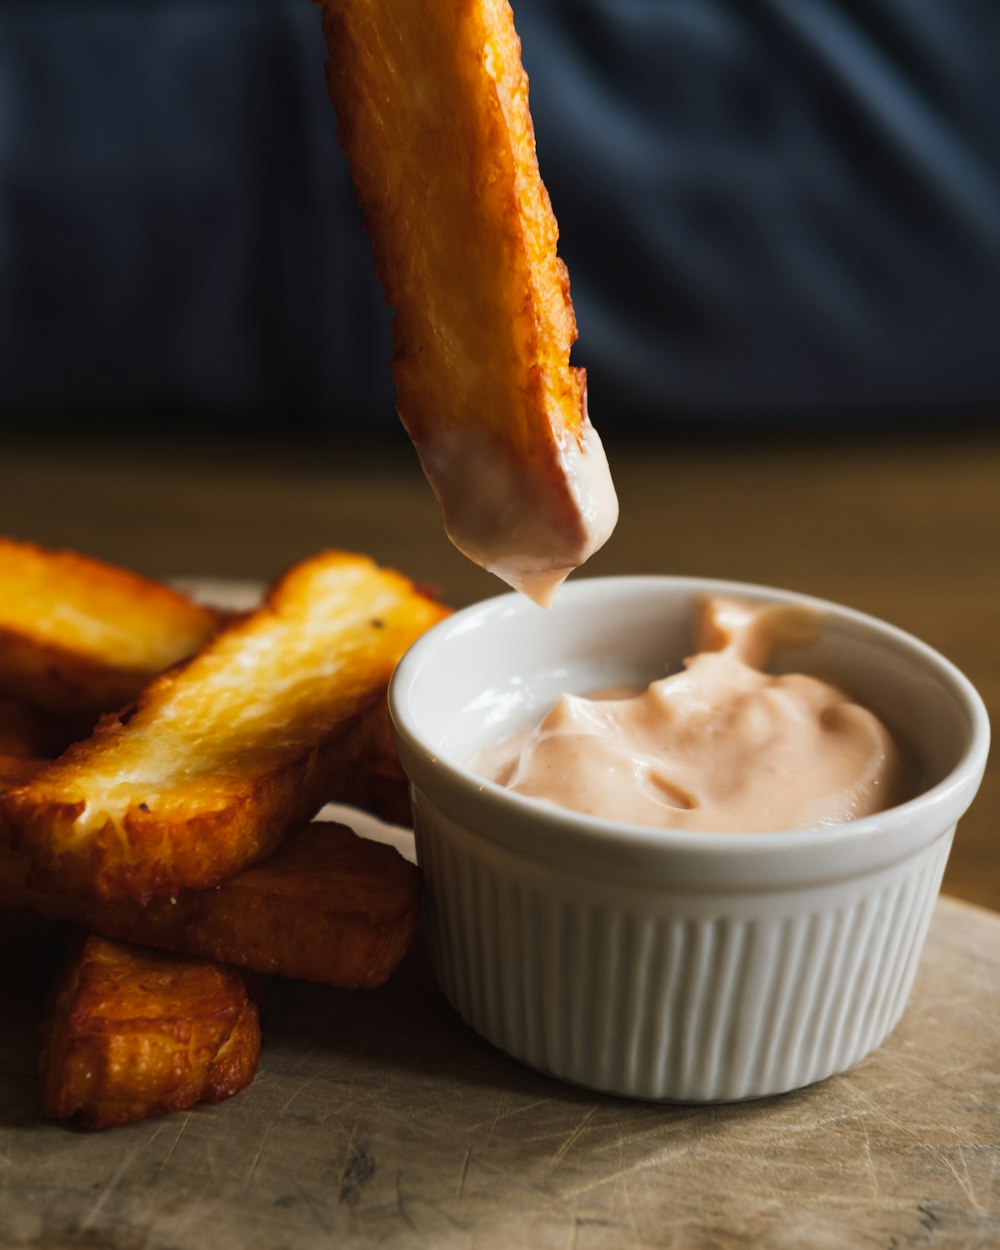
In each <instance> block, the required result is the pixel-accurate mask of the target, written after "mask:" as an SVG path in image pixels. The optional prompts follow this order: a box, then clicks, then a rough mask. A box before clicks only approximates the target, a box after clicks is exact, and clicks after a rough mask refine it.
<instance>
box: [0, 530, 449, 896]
mask: <svg viewBox="0 0 1000 1250" xmlns="http://www.w3.org/2000/svg"><path fill="white" fill-rule="evenodd" d="M444 615H445V610H444V609H443V608H441V607H440V606H439V605H438V604H435V603H433V602H432V601H431V600H429V599H427V598H426V597H425V596H424V595H422V594H421V593H420V592H418V591H417V590H416V589H415V588H414V587H413V585H412V583H410V582H409V581H408V580H407V579H406V578H404V577H402V576H401V575H400V574H398V573H394V572H392V571H390V570H384V569H379V568H377V567H376V566H375V565H374V564H373V563H372V562H371V561H370V560H368V559H367V558H366V557H363V556H355V555H351V554H349V553H344V552H326V553H323V554H321V555H318V556H315V557H313V558H312V559H310V560H307V561H305V562H303V563H302V564H300V565H297V566H296V567H295V568H293V569H292V570H290V572H289V573H287V574H286V575H285V577H283V578H282V579H281V580H280V581H279V582H278V583H277V584H276V585H275V587H274V588H273V589H272V591H271V592H270V594H269V595H268V597H267V600H266V602H265V604H264V605H263V606H262V607H261V608H260V609H259V610H258V611H257V612H254V613H252V614H250V615H248V616H247V617H246V618H244V619H242V620H240V621H237V622H235V623H232V624H230V625H229V626H227V627H226V628H225V629H223V630H222V631H221V632H220V633H219V634H218V635H217V636H216V637H215V638H214V639H213V640H212V642H211V643H210V644H209V645H208V646H207V647H206V648H205V649H204V650H203V651H202V652H200V653H199V654H198V656H196V657H195V658H194V659H193V660H192V661H190V662H189V663H188V664H187V665H185V666H183V667H182V668H179V669H175V670H172V671H170V672H168V673H166V674H164V675H162V676H161V677H159V678H158V679H156V680H155V681H154V682H153V683H152V684H151V685H150V686H149V687H147V689H146V690H145V691H144V692H143V694H142V695H141V697H140V698H139V700H138V702H137V704H136V706H135V708H134V710H130V711H129V713H128V714H127V715H125V716H122V717H109V718H106V719H105V720H103V721H102V722H101V724H100V725H99V726H98V728H97V730H96V732H95V734H94V735H93V737H91V738H89V739H87V740H86V741H85V742H81V743H77V744H76V745H74V746H72V747H71V748H70V749H69V750H68V751H67V752H66V753H65V755H63V756H62V757H61V758H60V759H59V760H57V761H56V762H55V763H54V764H52V765H51V766H49V767H48V768H46V769H45V770H43V771H42V772H41V773H39V774H38V775H37V776H36V777H35V778H34V779H33V780H31V781H30V782H28V783H27V784H26V785H23V786H19V787H16V788H15V789H13V790H11V791H10V792H9V793H8V794H7V795H6V797H5V798H4V800H3V804H2V810H3V813H4V816H5V818H6V821H7V823H8V825H9V827H10V829H11V838H12V841H13V842H14V844H15V845H16V846H17V847H18V848H19V849H21V850H23V851H24V852H25V853H26V854H27V855H28V856H29V857H30V858H31V860H32V862H33V864H34V867H35V870H36V871H35V874H34V877H33V884H37V885H39V886H40V887H42V888H44V889H49V890H53V891H57V892H66V893H76V894H79V895H83V896H89V897H94V898H98V899H101V900H104V901H114V900H123V899H134V900H136V901H138V902H148V901H149V900H151V899H155V898H170V897H173V896H175V895H176V894H177V893H178V892H179V891H180V890H182V889H205V888H208V887H210V886H213V885H215V884H217V883H218V882H219V881H222V880H225V879H226V878H228V877H230V876H232V875H234V874H235V873H237V872H239V871H240V870H241V869H242V868H244V867H246V866H247V865H248V864H250V863H253V862H255V861H256V860H258V859H260V858H262V857H264V856H266V855H267V854H268V853H269V852H271V851H273V850H274V849H275V848H276V847H277V846H278V845H280V843H281V842H282V841H283V840H284V838H285V837H286V836H287V834H288V833H289V832H290V831H291V830H292V829H294V828H296V827H298V826H299V825H300V824H302V823H303V822H304V821H305V820H307V819H308V818H309V817H310V816H311V815H312V814H313V813H314V812H315V811H317V810H318V808H319V807H320V806H322V804H323V803H324V802H326V801H327V800H328V799H330V798H333V797H336V795H337V793H338V791H339V790H340V789H341V788H342V787H343V785H344V784H345V783H346V780H347V778H348V777H349V775H350V773H351V771H352V770H353V769H354V768H355V767H356V766H357V764H358V762H359V761H360V760H361V759H362V758H363V756H364V752H365V749H366V747H365V736H364V734H363V733H359V732H357V730H358V727H359V726H360V725H361V724H362V722H363V719H364V717H365V714H366V713H367V712H368V711H369V710H370V709H371V708H372V707H373V706H374V705H375V704H376V703H377V701H378V700H380V699H382V698H384V692H385V688H386V685H387V683H388V680H389V677H390V675H391V673H392V670H393V668H394V667H395V664H396V662H397V660H398V659H399V657H400V655H401V654H402V652H403V651H405V650H406V648H407V647H408V646H409V645H410V643H411V642H413V641H414V640H415V639H416V638H417V637H419V635H420V634H422V633H423V632H424V631H425V630H426V629H427V628H428V627H429V626H430V625H432V624H434V623H435V622H436V621H437V620H439V619H441V618H442V617H443V616H444Z"/></svg>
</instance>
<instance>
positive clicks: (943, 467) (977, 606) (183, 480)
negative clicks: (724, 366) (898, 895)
mask: <svg viewBox="0 0 1000 1250" xmlns="http://www.w3.org/2000/svg"><path fill="white" fill-rule="evenodd" d="M603 428H604V431H605V432H606V433H610V434H612V435H613V433H614V426H613V420H605V421H604V422H603ZM609 442H611V443H612V446H611V459H612V466H613V469H614V472H615V477H616V480H617V483H618V491H619V495H620V497H621V504H622V516H621V522H620V524H619V526H618V530H617V532H616V533H615V535H614V537H613V538H612V540H611V542H610V543H609V544H608V546H607V547H606V548H605V550H604V551H603V552H601V553H599V554H598V555H597V556H596V557H595V558H594V559H593V560H592V561H591V562H590V564H589V566H588V572H593V573H619V572H655V573H694V574H704V575H708V576H716V577H733V578H737V579H742V580H746V581H756V582H763V583H765V584H769V585H775V586H787V587H790V588H792V589H796V590H802V591H807V592H809V593H811V594H816V595H820V596H822V597H824V598H828V599H835V600H838V601H840V602H843V603H847V604H850V605H852V606H854V607H857V608H861V609H862V610H864V611H867V612H873V613H874V614H875V615H877V616H881V617H883V618H885V619H886V620H889V621H893V622H895V623H896V624H897V625H900V626H902V627H903V628H904V629H908V630H910V631H912V632H913V633H915V634H917V635H918V636H919V637H921V638H924V639H925V640H926V641H927V642H929V643H930V644H931V645H932V646H935V647H937V648H939V649H940V650H941V651H943V652H944V654H945V655H947V656H949V657H950V658H951V659H952V660H954V662H955V663H956V664H958V665H959V667H960V668H962V669H963V670H964V671H965V672H966V673H967V674H968V676H969V677H970V678H971V679H972V681H973V682H974V683H975V684H976V685H977V686H978V688H979V690H980V691H981V692H982V694H983V697H984V698H985V699H986V702H987V706H988V707H989V708H990V710H991V714H992V716H993V719H994V721H996V719H997V716H998V714H1000V431H998V430H985V429H979V430H971V431H970V430H964V431H963V429H962V427H961V426H958V427H956V428H954V429H949V430H947V431H945V432H944V433H942V434H940V435H938V436H934V435H931V434H929V433H927V432H920V431H913V430H910V429H908V428H906V427H905V426H900V427H898V428H896V429H895V430H894V431H892V432H891V433H883V434H880V435H877V436H876V435H872V434H867V435H866V434H863V433H855V434H853V435H850V436H847V435H843V436H838V437H827V438H826V439H822V440H821V439H817V438H813V439H803V438H798V439H793V438H792V437H790V436H787V435H786V436H783V437H776V436H771V437H769V438H763V437H760V438H752V437H748V436H743V437H729V438H721V437H720V438H718V439H714V440H710V439H706V440H704V441H701V442H698V441H691V440H688V441H682V442H678V441H677V440H676V439H674V440H660V441H659V442H647V443H643V444H632V445H621V446H619V445H616V444H614V442H613V440H609ZM2 532H7V533H12V534H17V535H21V536H24V537H28V538H33V539H35V540H37V541H40V542H47V543H57V544H58V543H61V544H66V545H70V546H77V547H80V548H82V549H84V550H88V551H93V552H95V553H97V554H99V555H102V556H104V557H106V558H108V559H111V560H117V561H120V562H122V563H125V564H128V565H132V566H134V567H137V568H140V569H142V570H144V571H146V572H149V573H152V574H156V575H161V576H169V575H176V574H197V575H204V576H222V577H237V578H242V577H249V578H270V577H272V576H274V574H275V573H276V572H277V571H278V570H279V569H281V568H282V567H283V566H285V565H287V564H289V563H291V562H292V561H294V560H296V559H298V558H300V557H301V556H303V555H304V554H306V553H307V552H309V551H312V550H315V549H316V548H317V547H321V546H328V545H332V546H341V547H348V548H353V549H356V550H362V551H369V552H371V553H373V554H374V555H375V556H377V557H378V558H379V559H380V560H383V561H386V562H389V563H391V564H395V565H398V566H399V567H400V568H402V569H404V570H406V571H407V572H409V573H410V574H411V575H412V576H414V577H416V578H418V579H420V580H421V581H424V582H428V583H430V584H433V585H437V586H439V587H440V588H441V590H442V592H443V593H444V595H445V597H446V598H447V600H448V601H449V602H451V603H453V604H455V605H456V606H460V605H462V604H465V603H469V602H471V601H472V600H474V599H478V598H482V597H484V596H486V595H491V594H495V593H496V592H497V591H498V590H499V589H501V587H500V585H499V583H498V582H496V581H495V579H493V578H491V577H489V576H488V575H487V574H485V573H482V572H481V571H480V570H478V569H476V568H474V567H473V566H472V565H471V564H470V563H469V562H468V561H467V560H465V559H463V558H462V557H461V556H460V555H458V554H457V553H456V552H455V551H453V550H452V548H451V547H450V545H449V544H448V542H447V540H446V539H445V538H444V536H443V534H442V532H441V528H440V525H439V522H438V519H437V509H436V506H435V504H434V501H433V499H432V497H431V494H430V491H429V490H428V488H427V486H426V485H425V483H424V481H423V478H422V477H421V475H420V473H419V470H418V468H417V465H416V461H415V458H414V456H413V454H412V453H411V452H410V450H409V445H408V443H407V442H406V439H405V436H404V435H403V434H402V431H398V432H396V436H395V437H392V436H387V437H385V438H383V439H382V440H381V441H380V442H379V444H378V445H374V444H372V443H368V444H363V443H360V442H359V441H357V440H354V439H348V440H345V439H343V438H341V439H338V440H329V439H328V440H323V439H320V438H316V437H313V438H311V439H310V438H307V437H305V436H301V435H298V436H295V438H291V437H286V438H282V437H281V436H279V435H275V436H273V437H271V438H270V439H257V440H256V441H254V440H253V439H251V438H248V437H247V436H244V435H242V434H241V435H240V436H239V437H236V436H234V437H232V438H224V437H220V436H218V435H215V436H213V437H208V436H196V435H195V434H193V433H192V432H191V431H190V430H188V431H186V432H183V431H182V432H177V433H174V432H171V433H169V434H167V435H164V434H162V433H161V434H159V435H156V436H154V435H150V434H146V435H141V434H136V435H133V436H132V437H131V439H130V440H129V441H127V442H125V441H123V440H121V439H120V438H119V439H118V440H113V439H111V438H109V437H107V436H105V437H104V438H98V437H96V436H95V435H92V434H89V433H88V434H85V435H80V436H76V437H70V436H68V435H61V436H59V437H58V438H53V437H49V438H45V439H39V438H37V437H36V438H31V437H27V436H23V437H22V438H21V439H20V440H15V439H12V438H10V437H8V439H7V441H6V446H5V447H4V450H3V452H2V455H0V533H2ZM945 889H946V890H947V891H949V892H951V893H954V894H957V895H959V896H961V897H963V898H966V899H969V900H971V901H973V902H977V903H980V904H982V905H984V906H987V907H993V908H1000V753H998V752H996V751H995V752H994V754H993V759H992V761H991V764H990V767H989V771H988V773H987V777H986V781H985V783H984V785H983V789H982V791H981V793H980V795H979V798H978V800H977V801H976V804H975V806H974V807H973V808H972V810H971V811H970V813H969V814H968V816H967V817H966V818H965V820H964V821H963V822H962V824H961V825H960V827H959V831H958V837H957V839H956V841H955V846H954V850H953V851H952V856H951V862H950V865H949V868H948V873H947V876H946V878H945Z"/></svg>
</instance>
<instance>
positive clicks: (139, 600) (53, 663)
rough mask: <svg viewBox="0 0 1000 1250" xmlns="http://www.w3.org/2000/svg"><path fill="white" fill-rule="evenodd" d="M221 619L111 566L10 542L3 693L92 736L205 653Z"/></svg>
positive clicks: (2, 603) (0, 630)
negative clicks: (111, 715) (106, 718)
mask: <svg viewBox="0 0 1000 1250" xmlns="http://www.w3.org/2000/svg"><path fill="white" fill-rule="evenodd" d="M221 619H222V618H221V616H220V614H219V613H217V612H215V611H213V610H212V609H210V608H205V607H201V606H199V605H197V604H195V603H193V602H192V601H191V600H190V599H189V598H188V597H187V596H186V595H183V594H181V593H180V592H179V591H176V590H172V589H171V588H170V587H168V586H163V585H161V584H160V583H159V582H154V581H150V580H149V579H147V578H144V577H140V576H139V575H138V574H136V573H130V572H128V571H127V570H125V569H120V568H116V567H115V566H113V565H110V564H105V563H104V562H103V561H101V560H95V559H93V558H92V557H90V556H84V555H79V554H77V553H76V552H72V551H52V550H48V549H46V548H44V547H39V546H36V545H35V544H34V543H27V542H20V541H16V540H14V539H10V538H0V693H2V694H4V695H6V696H8V697H14V698H17V699H21V700H24V701H25V702H27V703H30V704H32V705H33V706H35V707H39V708H43V709H45V710H46V711H49V712H51V713H54V714H56V715H58V716H62V717H67V718H72V719H73V720H74V721H75V722H77V723H78V724H81V725H82V726H83V731H84V732H85V731H86V730H87V729H89V727H90V725H92V724H93V723H94V721H95V720H96V719H97V717H98V716H100V715H101V714H102V713H103V712H108V711H112V710H113V709H115V708H118V707H121V706H122V705H123V704H124V703H127V702H128V701H129V700H130V699H132V698H134V697H135V696H136V695H137V694H138V692H139V691H140V690H141V689H142V687H143V686H144V685H146V683H147V682H148V681H149V680H150V678H151V677H153V676H154V675H155V674H157V673H160V672H162V671H163V670H164V669H165V668H168V667H169V666H170V665H172V664H176V663H177V662H178V661H179V660H182V659H185V658H187V657H188V656H190V655H192V654H193V653H194V652H195V651H197V650H198V648H199V647H201V646H202V645H204V643H205V642H206V641H207V640H208V639H209V638H210V637H211V635H212V634H213V633H214V632H215V631H216V629H217V628H218V627H219V623H220V621H221Z"/></svg>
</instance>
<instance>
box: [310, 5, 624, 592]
mask: <svg viewBox="0 0 1000 1250" xmlns="http://www.w3.org/2000/svg"><path fill="white" fill-rule="evenodd" d="M321 2H322V6H323V21H324V30H325V33H326V39H327V45H328V48H329V53H330V61H329V66H328V74H327V81H328V86H329V92H330V98H331V100H332V102H333V105H334V107H335V109H336V111H337V115H338V118H339V123H340V125H339V134H340V141H341V146H342V147H343V149H344V152H345V154H346V156H347V159H348V161H349V163H350V166H351V172H352V175H353V178H354V185H355V189H356V191H357V195H358V200H359V202H360V205H361V208H362V212H363V214H364V217H365V223H366V226H367V229H368V232H369V234H370V236H371V240H372V249H373V254H374V260H375V269H376V271H377V273H378V276H379V278H380V280H381V282H382V286H383V288H384V291H385V295H386V300H387V301H388V303H389V304H391V305H392V306H393V308H394V309H395V313H396V315H395V320H394V322H393V340H394V346H395V355H394V361H393V376H394V379H395V383H396V392H397V399H398V410H399V415H400V417H401V419H402V421H403V424H404V425H405V426H406V428H407V430H408V432H409V434H410V436H411V438H412V439H413V442H414V445H415V447H416V449H417V452H418V454H419V456H420V459H421V462H422V464H423V466H424V470H425V472H426V474H427V477H428V479H429V480H430V482H431V485H432V487H433V488H434V491H435V494H436V495H437V497H438V500H439V502H440V504H441V508H442V511H443V514H444V520H445V526H446V528H447V530H448V533H449V535H450V537H451V538H452V540H453V541H454V543H455V545H456V546H457V547H459V548H460V549H461V550H462V551H464V552H465V553H466V555H468V556H470V557H471V558H472V559H473V560H475V561H477V563H479V564H482V565H483V566H484V567H485V568H488V569H490V570H492V571H493V572H495V573H497V574H498V575H499V576H500V577H502V578H503V579H504V580H505V581H507V582H509V583H510V584H511V585H512V586H514V587H516V588H518V589H521V590H524V591H525V592H527V593H528V594H530V595H532V596H533V597H535V598H537V599H539V600H540V601H545V600H546V599H547V597H548V595H549V594H550V592H551V590H552V588H553V587H554V586H555V585H557V584H558V583H559V582H560V581H561V580H562V579H563V578H564V577H565V576H566V574H567V573H569V572H570V571H571V570H572V569H573V568H575V567H576V566H577V565H579V564H582V563H583V561H584V560H586V559H587V557H588V556H589V555H591V554H592V553H593V552H594V551H595V550H596V549H597V548H598V547H600V546H601V545H602V544H603V543H604V541H605V540H606V539H607V537H608V535H609V534H610V532H611V530H612V529H613V527H614V524H615V521H616V519H617V514H618V507H617V501H616V499H615V495H614V489H613V487H612V485H611V479H610V474H609V472H608V467H607V461H606V459H605V457H604V452H603V450H602V448H601V444H600V440H599V439H598V437H597V435H596V432H595V431H594V430H593V428H592V426H591V425H590V421H589V419H588V416H587V402H586V379H585V375H584V373H583V370H581V369H577V368H574V367H572V366H571V365H570V348H571V347H572V345H573V342H574V340H575V339H576V324H575V319H574V314H573V307H572V304H571V302H570V297H569V281H568V278H567V274H566V270H565V267H564V265H563V264H562V262H561V261H560V260H559V259H558V257H557V255H556V240H557V236H558V231H557V227H556V222H555V217H554V216H553V213H552V209H551V206H550V203H549V198H548V195H547V193H546V191H545V187H544V186H543V184H542V181H541V177H540V175H539V171H538V163H537V159H536V156H535V141H534V131H533V127H532V122H531V116H530V113H529V111H528V84H527V79H526V77H525V74H524V70H523V68H522V66H521V57H520V44H519V41H518V38H517V34H516V32H515V30H514V24H513V17H512V14H511V10H510V6H509V5H508V4H507V2H506V0H445V2H444V3H438V4H431V5H426V4H415V3H413V0H321Z"/></svg>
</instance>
